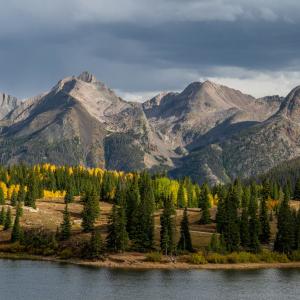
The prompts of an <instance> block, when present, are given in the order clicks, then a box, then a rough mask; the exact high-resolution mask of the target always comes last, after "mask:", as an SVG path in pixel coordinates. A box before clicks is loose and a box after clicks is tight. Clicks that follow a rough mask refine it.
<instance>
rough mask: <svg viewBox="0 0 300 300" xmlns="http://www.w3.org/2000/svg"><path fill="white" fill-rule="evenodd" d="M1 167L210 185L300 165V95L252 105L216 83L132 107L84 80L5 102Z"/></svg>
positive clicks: (0, 107) (1, 104)
mask: <svg viewBox="0 0 300 300" xmlns="http://www.w3.org/2000/svg"><path fill="white" fill-rule="evenodd" d="M0 118H1V121H0V127H1V129H0V130H1V133H0V164H5V165H11V164H15V163H19V162H25V163H28V164H37V163H42V162H49V163H55V164H60V165H63V164H69V165H78V164H83V165H86V166H91V167H92V166H93V167H94V166H99V167H102V168H106V169H117V170H124V171H131V170H142V169H145V168H146V169H149V170H151V171H153V172H162V171H168V172H169V174H170V175H171V176H174V177H183V176H191V177H192V178H193V179H194V180H197V181H200V182H203V181H208V182H209V183H218V182H222V183H226V182H229V181H230V180H232V179H234V178H236V177H242V178H246V177H251V176H256V175H259V174H261V173H265V172H266V171H268V170H270V169H271V168H273V167H275V166H277V165H278V164H280V163H283V162H284V161H288V160H291V159H295V158H297V157H298V156H300V87H296V88H295V89H293V90H292V91H291V92H290V93H289V95H288V96H287V97H286V98H283V97H279V96H268V97H264V98H259V99H256V98H254V97H252V96H250V95H245V94H243V93H241V92H240V91H237V90H234V89H231V88H228V87H226V86H222V85H218V84H215V83H213V82H210V81H205V82H194V83H191V84H190V85H188V86H187V87H186V88H185V89H184V90H183V91H182V92H180V93H174V92H169V93H161V94H159V95H157V96H156V97H154V98H153V99H150V100H148V101H146V102H144V103H139V102H127V101H125V100H123V99H121V98H120V97H118V96H117V95H116V94H115V93H114V92H113V91H112V90H111V89H109V88H107V87H106V86H105V85H104V84H103V83H102V82H100V81H98V80H97V79H96V78H95V76H93V75H92V74H90V73H88V72H83V73H82V74H80V75H79V76H78V77H74V76H73V77H68V78H65V79H63V80H61V81H59V82H58V83H57V84H56V85H55V86H54V87H53V88H52V89H51V90H50V91H49V92H46V93H44V94H41V95H38V96H36V97H33V98H29V99H26V100H18V99H16V98H15V97H12V96H9V95H7V94H0Z"/></svg>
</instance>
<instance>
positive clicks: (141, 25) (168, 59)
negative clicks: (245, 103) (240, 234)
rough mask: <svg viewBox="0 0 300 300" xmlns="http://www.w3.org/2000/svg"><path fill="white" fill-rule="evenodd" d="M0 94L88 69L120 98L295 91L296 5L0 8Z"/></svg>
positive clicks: (152, 1) (100, 2) (186, 1)
mask: <svg viewBox="0 0 300 300" xmlns="http://www.w3.org/2000/svg"><path fill="white" fill-rule="evenodd" d="M0 5H1V6H0V7H1V10H0V70H1V72H0V91H3V92H7V93H10V94H12V95H16V96H18V97H20V98H25V97H29V96H33V95H36V94H38V93H40V92H42V91H45V90H48V89H49V88H50V87H52V86H53V85H54V84H55V83H56V82H57V81H58V80H59V79H61V78H63V77H66V76H69V75H77V74H79V73H80V72H81V71H83V70H89V71H90V72H92V73H94V74H95V75H96V77H97V78H98V79H99V80H101V81H103V82H105V83H106V84H107V85H108V86H109V87H111V88H113V89H115V90H116V91H117V92H118V93H119V94H120V95H122V96H123V97H125V98H126V99H132V100H134V99H144V98H149V97H151V96H152V95H154V94H155V93H157V92H158V91H167V90H181V89H183V88H184V87H185V86H186V85H187V84H188V83H190V82H192V81H197V80H200V81H201V80H204V79H210V80H212V81H215V82H217V83H222V84H225V85H228V86H230V87H233V88H236V89H240V90H242V91H243V92H246V93H249V94H252V95H254V96H264V95H269V94H280V95H285V94H287V93H288V92H289V90H290V89H291V88H293V87H294V86H296V85H300V51H299V49H300V38H299V36H300V35H299V34H300V1H298V0H286V1H282V0H281V1H277V0H251V1H249V0H247V1H246V0H227V1H226V0H109V1H108V0H51V1H49V0H43V1H41V0H10V1H7V0H0Z"/></svg>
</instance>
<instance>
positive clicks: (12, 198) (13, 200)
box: [10, 190, 18, 206]
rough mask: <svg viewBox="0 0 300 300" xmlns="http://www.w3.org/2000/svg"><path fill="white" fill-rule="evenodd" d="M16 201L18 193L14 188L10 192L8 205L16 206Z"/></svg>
mask: <svg viewBox="0 0 300 300" xmlns="http://www.w3.org/2000/svg"><path fill="white" fill-rule="evenodd" d="M17 203H18V194H17V192H16V191H15V190H14V191H13V192H12V194H11V198H10V205H11V206H16V205H17Z"/></svg>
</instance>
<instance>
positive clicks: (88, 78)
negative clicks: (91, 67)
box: [77, 71, 97, 83]
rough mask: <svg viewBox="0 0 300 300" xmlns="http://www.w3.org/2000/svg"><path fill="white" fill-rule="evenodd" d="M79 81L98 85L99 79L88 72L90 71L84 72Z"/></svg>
mask: <svg viewBox="0 0 300 300" xmlns="http://www.w3.org/2000/svg"><path fill="white" fill-rule="evenodd" d="M77 79H79V80H81V81H84V82H87V83H96V82H97V78H96V76H95V75H93V74H92V73H90V72H88V71H83V72H82V73H81V74H80V75H79V76H78V77H77Z"/></svg>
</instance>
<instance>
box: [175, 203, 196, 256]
mask: <svg viewBox="0 0 300 300" xmlns="http://www.w3.org/2000/svg"><path fill="white" fill-rule="evenodd" d="M177 248H178V249H179V250H182V251H189V252H192V251H193V246H192V239H191V234H190V230H189V219H188V213H187V207H186V208H185V209H184V212H183V217H182V220H181V223H180V239H179V242H178V245H177Z"/></svg>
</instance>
